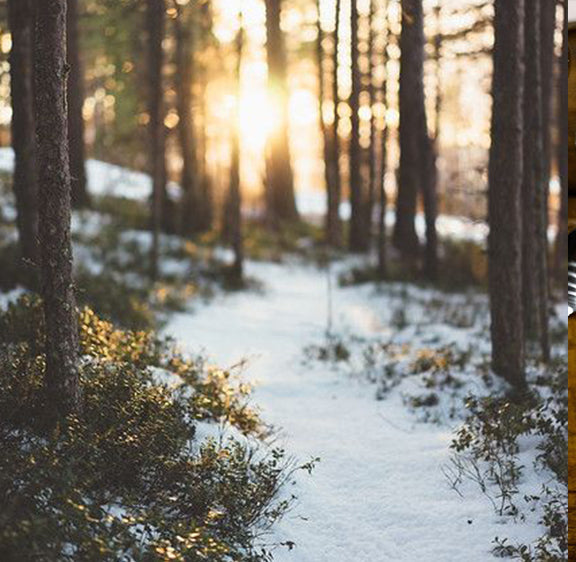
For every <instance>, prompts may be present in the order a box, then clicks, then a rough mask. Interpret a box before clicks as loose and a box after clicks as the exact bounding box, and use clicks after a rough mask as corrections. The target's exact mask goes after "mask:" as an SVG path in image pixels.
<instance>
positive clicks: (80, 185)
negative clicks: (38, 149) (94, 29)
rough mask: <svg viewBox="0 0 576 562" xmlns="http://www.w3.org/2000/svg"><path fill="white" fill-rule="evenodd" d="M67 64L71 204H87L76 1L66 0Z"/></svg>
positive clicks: (82, 98)
mask: <svg viewBox="0 0 576 562" xmlns="http://www.w3.org/2000/svg"><path fill="white" fill-rule="evenodd" d="M66 28H67V29H66V32H67V51H68V65H69V67H70V73H69V75H68V142H69V144H70V173H71V174H72V205H73V206H74V207H76V208H81V207H87V206H89V205H90V197H89V195H88V189H87V180H86V149H85V144H84V116H83V114H82V110H83V107H84V72H83V67H82V60H81V57H80V40H79V32H78V0H68V11H67V17H66Z"/></svg>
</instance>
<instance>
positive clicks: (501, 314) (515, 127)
mask: <svg viewBox="0 0 576 562" xmlns="http://www.w3.org/2000/svg"><path fill="white" fill-rule="evenodd" d="M494 25H495V44H494V79H493V85H492V92H493V98H494V106H493V115H492V146H491V148H490V165H489V188H488V189H489V193H488V195H489V197H488V199H489V211H488V213H489V224H490V234H489V236H488V254H489V293H490V311H491V319H492V325H491V338H492V368H493V369H494V372H495V373H496V374H498V375H500V376H501V377H503V378H505V379H506V380H507V381H509V382H510V383H511V384H513V385H515V386H519V387H523V386H525V383H526V379H525V371H524V334H523V329H522V325H523V313H522V297H521V295H522V283H521V278H522V261H521V258H522V244H521V240H522V219H521V212H520V208H521V205H520V202H521V185H522V172H523V165H522V164H523V157H522V148H523V146H522V133H523V117H522V100H523V93H524V63H523V60H524V0H496V2H495V20H494Z"/></svg>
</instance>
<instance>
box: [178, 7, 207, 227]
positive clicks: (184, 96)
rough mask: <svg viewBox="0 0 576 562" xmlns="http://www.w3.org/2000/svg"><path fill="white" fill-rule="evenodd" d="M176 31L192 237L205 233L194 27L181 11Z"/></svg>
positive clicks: (185, 221) (186, 212)
mask: <svg viewBox="0 0 576 562" xmlns="http://www.w3.org/2000/svg"><path fill="white" fill-rule="evenodd" d="M174 24H175V30H176V66H177V73H176V78H175V80H176V94H177V104H178V116H179V117H180V121H179V123H178V133H179V139H180V150H181V154H182V178H181V187H182V191H183V193H184V204H183V205H182V209H181V213H182V218H181V221H180V222H181V228H180V229H179V230H180V231H181V232H182V234H184V235H190V234H194V233H197V232H200V231H201V230H202V228H201V226H202V224H201V223H202V218H201V216H200V215H201V214H202V203H201V195H200V194H199V182H198V179H199V167H198V159H197V154H196V148H197V147H196V139H195V132H194V131H195V128H194V127H195V125H194V116H193V113H192V102H193V100H192V86H193V83H194V45H193V27H192V25H193V24H192V21H190V18H188V17H186V12H185V8H182V7H180V8H179V10H178V16H177V18H176V19H175V22H174Z"/></svg>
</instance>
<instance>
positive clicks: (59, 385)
mask: <svg viewBox="0 0 576 562" xmlns="http://www.w3.org/2000/svg"><path fill="white" fill-rule="evenodd" d="M67 74H68V67H67V62H66V0H42V2H38V3H37V11H36V34H35V48H34V91H35V103H36V116H37V119H36V135H37V142H38V158H37V164H38V193H39V233H40V237H39V239H40V256H41V273H42V297H43V302H44V316H45V325H46V347H45V349H46V391H47V397H48V404H49V405H50V407H53V408H54V411H55V412H56V413H57V414H58V415H66V414H68V413H69V412H71V411H75V410H77V409H78V408H79V405H80V386H79V381H78V336H77V332H78V327H77V316H76V306H75V299H74V286H73V278H72V245H71V239H70V218H71V179H70V164H69V154H68V150H69V148H68V116H67V103H66V78H67Z"/></svg>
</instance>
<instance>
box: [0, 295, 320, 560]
mask: <svg viewBox="0 0 576 562" xmlns="http://www.w3.org/2000/svg"><path fill="white" fill-rule="evenodd" d="M79 326H80V352H81V356H82V362H81V383H82V390H83V408H82V410H81V413H80V414H78V415H75V416H69V417H68V418H67V419H66V420H63V421H62V422H60V423H59V425H58V426H57V427H56V428H51V429H47V426H46V425H45V424H44V423H43V419H44V416H43V413H44V412H45V411H46V408H47V404H45V399H44V393H43V376H44V354H43V343H42V339H43V331H44V328H43V325H42V314H41V303H40V301H39V299H37V298H34V297H23V298H22V299H21V300H20V301H19V302H18V303H16V304H13V305H11V306H10V307H9V308H8V310H7V311H4V312H2V313H0V448H1V449H2V455H0V559H1V560H6V561H20V560H74V561H82V560H86V561H94V560H103V561H104V560H105V561H108V560H110V561H113V560H114V561H115V560H184V561H193V562H195V561H198V562H200V561H206V560H210V561H212V562H229V561H232V560H234V561H238V562H257V561H265V560H270V559H271V558H270V554H269V552H268V551H267V549H266V548H265V547H264V546H262V545H261V544H260V542H259V538H260V537H261V536H262V533H265V532H266V531H267V530H269V528H270V527H271V525H273V524H274V522H275V521H277V520H278V518H279V517H281V516H282V515H283V514H284V512H285V511H286V509H288V507H289V505H290V501H291V500H290V499H287V500H286V499H282V498H281V497H280V490H281V488H282V485H283V484H284V483H285V482H286V480H287V479H289V478H290V477H291V475H292V473H293V469H292V468H291V463H290V462H289V461H288V459H286V456H285V454H284V452H283V451H281V450H268V449H267V448H266V447H264V446H263V445H262V443H261V441H259V440H258V438H257V437H258V436H259V435H262V434H264V433H265V432H266V428H265V427H264V426H263V424H262V422H261V421H260V419H259V417H258V415H257V413H256V412H255V411H254V410H253V409H252V408H251V407H250V406H249V404H248V394H249V388H248V387H246V386H245V385H242V384H240V383H236V382H234V377H233V375H232V374H231V373H228V372H225V371H222V370H219V369H215V368H211V367H209V366H207V365H206V364H205V362H203V361H201V360H198V361H193V360H189V359H187V358H186V357H184V356H183V355H181V354H180V353H178V352H177V350H175V348H174V345H173V344H172V342H170V341H167V340H162V339H160V338H158V337H157V336H155V335H154V334H153V333H151V332H126V331H121V330H118V329H116V328H114V326H113V325H112V324H110V323H108V322H105V321H103V320H100V319H99V318H98V317H97V316H96V315H95V314H94V313H93V312H92V311H90V310H89V309H85V310H84V311H82V313H81V314H80V315H79ZM209 422H217V423H220V424H222V423H224V422H226V423H227V424H228V425H232V426H234V427H235V428H237V431H239V432H241V433H243V434H246V435H247V436H250V435H253V436H255V437H241V436H240V435H238V436H237V437H229V438H224V437H218V432H217V431H213V430H208V428H204V426H200V427H201V429H202V433H205V432H206V431H208V433H213V434H215V437H212V438H211V437H208V438H200V437H199V432H198V428H199V425H198V424H200V423H203V424H206V423H209ZM306 468H310V466H307V467H306Z"/></svg>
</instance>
